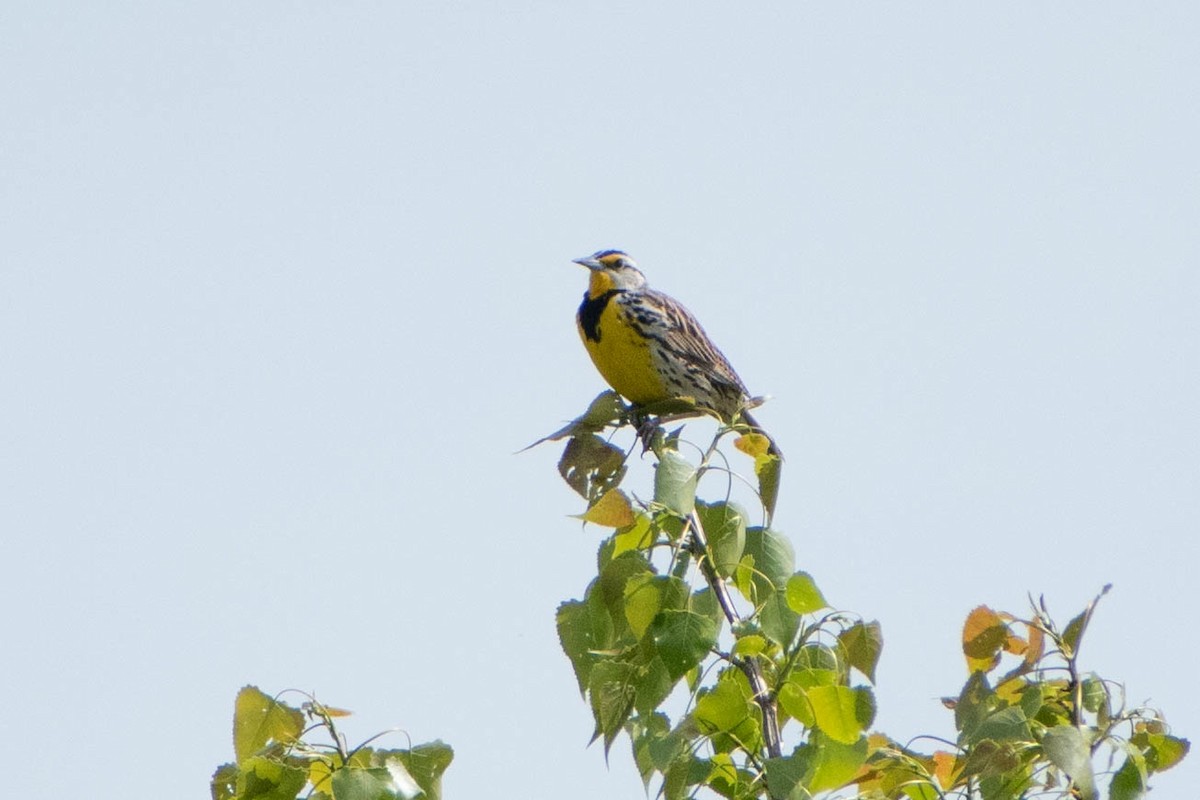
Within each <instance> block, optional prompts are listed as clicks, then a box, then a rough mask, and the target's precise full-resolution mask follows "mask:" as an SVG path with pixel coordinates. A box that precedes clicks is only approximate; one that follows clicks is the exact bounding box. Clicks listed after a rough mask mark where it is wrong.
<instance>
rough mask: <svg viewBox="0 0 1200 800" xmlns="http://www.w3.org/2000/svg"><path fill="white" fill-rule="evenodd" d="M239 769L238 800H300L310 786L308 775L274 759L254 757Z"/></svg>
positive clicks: (240, 765) (241, 763)
mask: <svg viewBox="0 0 1200 800" xmlns="http://www.w3.org/2000/svg"><path fill="white" fill-rule="evenodd" d="M238 767H239V770H238V780H237V798H238V800H296V795H297V794H299V792H300V790H301V789H303V788H304V785H305V784H306V783H308V773H307V772H305V771H304V770H302V769H299V768H297V767H293V766H291V765H288V764H284V763H282V762H280V761H276V760H275V759H273V758H266V757H264V756H250V757H249V758H247V759H245V760H244V761H242V762H240V763H239V765H238Z"/></svg>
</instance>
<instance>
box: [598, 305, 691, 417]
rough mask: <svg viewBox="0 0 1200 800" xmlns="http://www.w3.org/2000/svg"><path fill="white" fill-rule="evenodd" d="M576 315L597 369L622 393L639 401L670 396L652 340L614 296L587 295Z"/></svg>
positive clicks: (657, 400) (662, 398) (644, 402)
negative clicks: (590, 296)
mask: <svg viewBox="0 0 1200 800" xmlns="http://www.w3.org/2000/svg"><path fill="white" fill-rule="evenodd" d="M589 303H591V304H592V306H591V308H589ZM600 303H603V306H602V307H599V306H598V304H600ZM597 312H599V313H597ZM575 319H576V325H577V327H578V328H579V337H580V338H581V339H583V346H584V347H586V348H587V351H588V355H590V356H591V357H592V362H593V363H594V364H595V365H596V369H597V370H599V371H600V374H601V375H602V376H603V377H604V380H606V381H608V385H609V386H611V387H612V388H613V389H615V390H616V391H617V392H618V393H619V394H620V395H621V396H623V397H624V398H625V399H627V400H629V401H631V402H633V403H636V404H638V405H644V404H646V403H656V402H659V401H661V400H666V399H668V398H669V397H670V395H669V394H668V393H667V391H666V389H665V387H664V386H663V381H662V378H661V377H660V376H659V373H658V370H657V369H655V367H654V358H653V356H652V355H651V352H650V343H649V341H648V340H647V339H646V338H644V337H643V336H641V335H640V334H639V333H638V331H637V329H636V328H634V327H633V326H632V325H631V324H630V323H629V319H628V317H627V316H626V315H625V312H624V310H623V309H622V307H621V304H620V303H619V302H617V301H616V300H615V299H614V298H613V297H605V296H601V297H595V298H590V299H585V300H584V304H583V305H582V306H580V308H579V314H578V315H576V318H575Z"/></svg>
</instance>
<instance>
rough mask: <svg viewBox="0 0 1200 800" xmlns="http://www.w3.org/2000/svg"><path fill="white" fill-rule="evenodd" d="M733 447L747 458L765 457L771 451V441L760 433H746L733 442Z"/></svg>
mask: <svg viewBox="0 0 1200 800" xmlns="http://www.w3.org/2000/svg"><path fill="white" fill-rule="evenodd" d="M733 446H734V447H736V448H737V449H738V450H741V451H742V452H743V453H745V454H746V455H748V456H751V457H753V458H758V457H759V456H765V455H766V454H767V451H768V450H770V449H771V440H770V439H768V438H767V437H766V436H764V435H763V434H761V433H746V434H743V435H741V436H739V437H738V438H736V439H734V440H733Z"/></svg>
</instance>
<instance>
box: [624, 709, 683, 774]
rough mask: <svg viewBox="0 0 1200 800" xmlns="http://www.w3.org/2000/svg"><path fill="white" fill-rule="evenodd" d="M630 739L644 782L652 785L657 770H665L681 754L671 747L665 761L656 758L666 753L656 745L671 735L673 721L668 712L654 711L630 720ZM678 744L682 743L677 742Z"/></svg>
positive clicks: (634, 759) (639, 772)
mask: <svg viewBox="0 0 1200 800" xmlns="http://www.w3.org/2000/svg"><path fill="white" fill-rule="evenodd" d="M628 730H629V741H630V744H631V745H632V746H633V761H634V763H635V764H637V768H638V774H640V775H641V776H642V784H643V785H644V786H646V787H649V786H650V779H651V778H652V777H654V773H655V772H656V771H659V772H661V771H662V770H664V769H665V768H666V767H667V765H668V764H670V763H671V761H672V760H673V759H674V758H675V757H676V756H678V755H679V752H678V751H677V750H675V748H673V747H672V748H669V749H668V750H667V751H666V752H665V754H666V756H667V757H666V759H665V760H664V761H663V762H661V763H660V762H659V761H658V760H656V755H660V754H664V751H663V750H661V749H659V750H657V752H656V745H661V744H662V743H663V742H665V741H666V740H667V739H668V738H669V737H670V735H671V721H670V720H669V719H667V715H666V714H661V713H657V712H656V713H652V714H645V715H639V716H636V717H634V718H633V719H631V720H630V721H629V726H628ZM676 744H681V743H679V742H676Z"/></svg>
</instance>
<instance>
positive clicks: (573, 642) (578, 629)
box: [555, 600, 598, 694]
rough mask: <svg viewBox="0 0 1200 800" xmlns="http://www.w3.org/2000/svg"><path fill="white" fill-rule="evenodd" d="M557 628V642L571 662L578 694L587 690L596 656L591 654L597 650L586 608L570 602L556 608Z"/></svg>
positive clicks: (576, 602) (582, 604)
mask: <svg viewBox="0 0 1200 800" xmlns="http://www.w3.org/2000/svg"><path fill="white" fill-rule="evenodd" d="M555 622H556V623H557V627H558V642H559V644H560V645H561V646H562V649H563V653H565V654H566V656H567V658H568V659H570V661H571V666H572V668H574V670H575V680H576V682H577V683H578V684H579V693H580V694H583V693H584V692H585V691H586V690H587V686H588V675H589V674H590V672H591V669H592V665H593V664H594V663H596V658H597V657H596V656H595V655H594V654H593V653H592V651H593V650H595V649H598V648H597V647H596V645H595V643H594V642H593V641H592V626H591V622H590V621H589V619H588V608H587V606H586V605H585V604H584V603H582V602H580V601H578V600H570V601H567V602H565V603H563V604H562V605H560V606H559V607H558V613H557V614H556V617H555Z"/></svg>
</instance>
